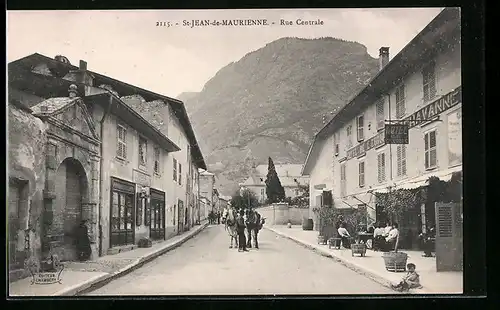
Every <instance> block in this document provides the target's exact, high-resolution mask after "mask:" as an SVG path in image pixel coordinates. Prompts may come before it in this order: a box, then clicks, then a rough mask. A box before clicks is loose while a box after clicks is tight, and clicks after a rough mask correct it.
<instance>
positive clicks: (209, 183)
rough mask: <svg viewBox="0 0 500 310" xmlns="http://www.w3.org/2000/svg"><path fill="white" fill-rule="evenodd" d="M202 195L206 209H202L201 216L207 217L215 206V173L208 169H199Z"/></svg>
mask: <svg viewBox="0 0 500 310" xmlns="http://www.w3.org/2000/svg"><path fill="white" fill-rule="evenodd" d="M199 175H200V176H199V178H200V196H201V197H204V198H205V201H206V203H205V205H204V209H202V210H201V214H202V216H201V218H202V219H207V218H208V214H209V213H210V211H212V208H213V206H214V197H213V195H214V189H215V174H213V173H211V172H208V171H206V170H199Z"/></svg>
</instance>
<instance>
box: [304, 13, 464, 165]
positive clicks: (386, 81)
mask: <svg viewBox="0 0 500 310" xmlns="http://www.w3.org/2000/svg"><path fill="white" fill-rule="evenodd" d="M450 37H457V38H459V37H460V8H445V9H443V10H442V11H441V12H440V13H439V14H438V15H437V16H436V17H435V18H434V19H433V20H432V21H431V22H430V23H429V24H428V25H427V26H426V27H425V28H424V29H423V30H422V31H421V32H420V33H418V34H417V35H416V36H415V37H414V38H413V39H412V40H411V41H410V42H409V43H408V44H407V45H406V46H405V47H404V48H403V49H402V50H401V51H400V52H399V53H398V54H397V55H396V56H394V58H393V59H392V60H391V61H389V63H388V64H387V65H385V66H384V68H382V69H381V70H380V71H379V72H378V73H377V74H376V75H375V77H373V78H372V79H371V80H370V82H369V83H368V85H367V86H366V87H364V88H363V89H361V90H360V91H359V92H358V93H357V94H355V95H354V96H353V97H352V99H350V100H349V101H348V103H347V104H346V105H345V106H344V107H343V108H342V109H340V110H339V111H338V112H337V114H336V115H335V116H334V117H333V119H332V120H330V122H328V123H327V124H326V125H325V126H324V127H323V128H322V129H321V130H320V131H319V132H318V133H317V134H316V135H315V137H314V141H313V143H312V145H311V148H310V150H309V154H308V155H307V157H306V160H305V163H304V168H303V170H302V173H303V174H305V175H307V174H309V173H310V169H311V167H310V165H311V162H313V158H314V157H315V156H312V155H315V154H316V153H317V152H314V149H315V148H316V146H317V144H318V142H319V140H324V139H326V138H327V137H328V136H330V135H331V134H332V133H334V132H335V131H336V130H338V129H340V128H342V126H343V125H344V124H345V123H346V122H348V121H351V120H352V119H354V117H355V116H356V115H357V114H358V113H359V111H360V110H363V109H365V108H366V107H368V106H369V105H371V104H373V102H374V101H375V100H377V99H378V98H380V97H381V96H383V95H385V94H386V93H387V92H388V91H390V90H391V89H392V88H394V86H395V85H396V83H398V82H399V81H400V80H401V79H402V78H403V77H404V76H406V75H407V74H408V73H410V72H412V71H413V70H415V64H417V63H419V62H422V61H423V60H424V59H429V58H430V57H432V55H433V54H434V53H436V51H439V50H440V49H442V48H443V47H444V46H447V45H448V44H449V39H450ZM316 155H317V154H316ZM314 159H315V158H314Z"/></svg>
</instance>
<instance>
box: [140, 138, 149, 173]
mask: <svg viewBox="0 0 500 310" xmlns="http://www.w3.org/2000/svg"><path fill="white" fill-rule="evenodd" d="M147 151H148V141H147V140H146V139H145V138H143V137H139V164H140V165H142V166H145V165H146V162H147Z"/></svg>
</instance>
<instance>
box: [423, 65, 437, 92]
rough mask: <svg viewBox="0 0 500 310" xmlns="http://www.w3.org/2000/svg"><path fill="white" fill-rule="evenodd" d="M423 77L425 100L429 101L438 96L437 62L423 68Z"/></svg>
mask: <svg viewBox="0 0 500 310" xmlns="http://www.w3.org/2000/svg"><path fill="white" fill-rule="evenodd" d="M422 78H423V81H422V84H423V90H424V102H427V101H430V100H432V99H434V97H435V96H436V64H435V63H434V62H431V63H429V64H428V65H427V66H425V67H424V68H423V69H422Z"/></svg>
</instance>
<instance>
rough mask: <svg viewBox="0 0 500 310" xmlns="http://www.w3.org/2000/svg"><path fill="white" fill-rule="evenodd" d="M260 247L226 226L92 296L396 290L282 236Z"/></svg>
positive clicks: (266, 234) (262, 240)
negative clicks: (235, 242)
mask: <svg viewBox="0 0 500 310" xmlns="http://www.w3.org/2000/svg"><path fill="white" fill-rule="evenodd" d="M259 247H260V249H250V252H242V253H241V252H238V250H237V249H230V248H229V237H228V234H227V232H226V231H225V230H224V226H223V225H219V226H217V225H216V226H209V227H207V228H206V229H205V230H204V231H202V232H201V233H200V234H199V235H197V236H196V237H194V238H193V239H191V240H189V241H187V242H186V243H184V244H183V245H182V246H180V247H179V248H177V249H174V250H172V251H170V252H167V253H166V254H164V255H162V256H160V257H158V258H157V259H155V260H153V261H151V262H149V263H147V264H145V265H144V266H142V267H141V268H139V269H137V270H135V271H133V272H131V273H129V274H128V275H125V276H124V277H121V278H118V279H116V280H114V281H112V282H110V283H109V284H107V285H105V286H103V287H101V288H99V289H97V290H95V291H92V292H89V293H87V294H86V295H87V296H91V295H169V294H172V295H199V294H202V295H205V294H207V295H210V294H214V295H224V294H228V295H229V294H235V295H236V294H392V293H394V292H393V291H392V290H390V289H388V288H385V287H383V286H381V285H379V284H378V283H376V282H374V281H372V280H370V279H368V278H365V277H364V276H362V275H359V274H357V273H355V272H354V271H352V270H350V269H347V268H346V267H344V266H342V265H341V264H339V263H336V262H335V261H334V260H332V259H330V258H327V257H323V256H321V255H318V254H317V253H314V252H313V251H312V250H309V249H306V248H304V247H301V246H299V245H297V244H296V243H294V242H293V241H291V240H288V239H286V238H282V237H279V236H277V235H276V234H274V233H273V232H270V231H268V230H265V229H264V230H262V231H261V232H260V234H259Z"/></svg>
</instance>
